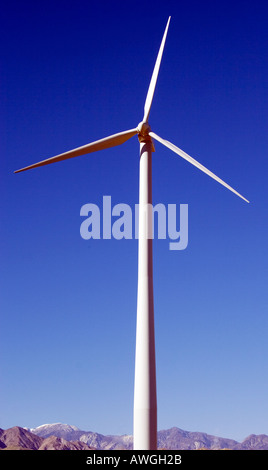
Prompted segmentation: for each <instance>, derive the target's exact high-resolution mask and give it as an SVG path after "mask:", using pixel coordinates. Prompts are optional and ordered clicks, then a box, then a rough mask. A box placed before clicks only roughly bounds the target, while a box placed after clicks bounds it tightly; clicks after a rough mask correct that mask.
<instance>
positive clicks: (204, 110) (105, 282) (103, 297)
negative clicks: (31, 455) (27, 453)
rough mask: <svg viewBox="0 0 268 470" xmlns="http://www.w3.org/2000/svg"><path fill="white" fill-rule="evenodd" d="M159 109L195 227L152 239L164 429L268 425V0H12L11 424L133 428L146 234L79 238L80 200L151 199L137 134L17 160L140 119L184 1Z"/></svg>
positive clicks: (5, 19)
mask: <svg viewBox="0 0 268 470" xmlns="http://www.w3.org/2000/svg"><path fill="white" fill-rule="evenodd" d="M169 15H171V23H170V28H169V33H168V37H167V42H166V47H165V51H164V56H163V60H162V65H161V70H160V75H159V79H158V83H157V88H156V94H155V98H154V102H153V106H152V109H151V115H150V124H151V126H152V129H153V130H154V131H155V132H156V133H157V134H159V135H160V136H161V137H163V138H165V139H167V140H170V141H171V142H173V143H174V144H175V145H178V146H179V147H181V148H182V149H184V150H185V151H186V152H188V153H189V154H190V155H192V156H193V157H194V158H196V159H197V160H199V161H200V162H201V163H203V164H204V165H205V166H206V167H207V168H209V169H210V170H211V171H213V172H215V173H216V174H217V175H218V176H219V177H221V178H222V179H223V180H225V181H226V182H227V183H229V184H230V185H231V186H233V187H235V188H236V189H237V190H238V191H239V192H241V193H242V194H243V195H244V196H245V197H246V198H248V199H249V200H250V201H251V203H250V204H247V203H245V202H244V201H242V200H241V199H239V198H238V197H237V196H235V195H234V194H232V193H231V192H229V191H228V190H227V189H225V188H223V187H222V186H220V185H219V184H218V183H216V182H215V181H213V180H212V179H210V178H209V177H208V176H206V175H204V174H203V173H201V172H200V171H199V170H197V169H196V168H194V167H192V166H191V165H189V164H188V163H187V162H185V161H184V160H182V159H180V157H178V156H176V155H175V154H173V153H172V152H171V151H169V150H168V149H166V148H165V147H163V146H162V145H160V144H158V143H157V142H156V144H155V145H156V153H155V154H154V156H153V199H154V203H155V204H156V203H158V202H161V203H164V204H168V203H174V204H175V203H176V204H180V203H184V204H188V205H189V245H188V247H187V249H186V250H185V251H170V250H169V249H168V243H169V241H168V240H156V241H155V243H154V282H155V329H156V333H155V334H156V347H157V353H156V360H157V389H158V429H159V430H160V429H167V428H170V427H172V426H178V427H180V428H182V429H186V430H190V431H203V432H207V433H210V434H216V435H220V436H224V437H230V438H234V439H238V440H242V439H243V438H245V437H246V436H247V435H248V434H251V433H256V434H259V433H266V434H268V424H267V423H268V409H267V395H268V378H267V358H268V357H267V356H268V342H267V334H268V329H267V326H268V325H267V304H268V302H267V300H268V299H267V239H268V223H267V204H268V197H267V196H268V193H267V171H268V160H267V151H268V132H267V129H268V85H267V76H268V64H267V56H268V30H267V22H268V6H267V2H265V1H258V0H257V1H255V2H248V1H243V2H242V1H229V0H228V1H224V2H219V1H203V2H199V1H192V0H189V1H187V2H182V1H178V0H177V1H169V0H166V1H165V2H164V1H163V2H159V1H158V2H157V1H147V2H146V1H145V2H143V3H141V2H138V3H137V2H136V3H135V2H129V1H116V0H115V1H113V2H108V1H107V2H104V1H101V0H100V1H99V2H93V1H83V0H82V1H79V0H78V1H76V2H74V1H66V0H65V1H61V0H59V1H53V2H52V1H46V2H45V1H42V2H34V1H28V2H19V1H9V2H5V4H4V5H3V6H2V8H1V33H0V34H1V44H2V47H1V52H0V55H1V159H0V171H1V186H0V191H1V199H0V200H1V235H0V236H1V333H0V334H1V396H0V398H1V416H0V427H1V428H8V427H11V426H14V425H19V426H27V427H35V426H38V425H41V424H44V423H51V422H63V423H69V424H74V425H77V426H78V427H79V428H81V429H84V430H92V431H96V432H100V433H104V434H105V433H106V434H123V433H132V408H133V384H134V354H135V327H136V296H137V248H138V246H137V240H123V241H120V242H119V241H118V240H90V241H85V240H83V239H82V238H81V237H80V224H81V222H82V218H81V217H80V208H81V206H82V205H83V204H85V203H88V202H91V203H95V204H101V201H102V197H103V195H111V197H112V204H117V203H121V202H124V203H126V204H129V205H132V206H133V205H134V204H135V203H137V202H138V176H139V173H138V171H139V156H138V155H139V154H138V152H139V145H138V140H137V138H133V139H132V140H130V141H129V142H127V143H126V144H124V145H123V146H121V147H117V148H113V149H110V150H105V151H102V152H99V153H96V154H92V155H89V156H84V157H80V158H75V159H72V160H68V161H66V162H61V163H57V164H55V165H50V166H47V167H43V168H40V169H36V170H32V171H29V172H25V173H21V174H17V175H14V174H13V171H14V170H16V169H18V168H21V167H23V166H26V165H28V164H31V163H34V162H36V161H39V160H41V159H43V158H48V157H51V156H53V155H56V154H58V153H61V152H64V151H66V150H69V149H72V148H74V147H78V146H80V145H84V144H86V143H88V142H90V141H94V140H97V139H99V138H102V137H105V136H106V135H109V134H113V133H116V132H119V131H122V130H126V129H129V128H133V127H135V126H136V125H137V124H138V123H139V121H140V120H141V119H142V116H143V106H144V100H145V96H146V93H147V89H148V85H149V81H150V77H151V73H152V70H153V66H154V62H155V59H156V55H157V52H158V48H159V45H160V41H161V38H162V35H163V32H164V28H165V25H166V21H167V18H168V16H169Z"/></svg>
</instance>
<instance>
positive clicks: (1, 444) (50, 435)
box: [0, 423, 268, 450]
mask: <svg viewBox="0 0 268 470" xmlns="http://www.w3.org/2000/svg"><path fill="white" fill-rule="evenodd" d="M132 446H133V441H132V436H131V435H122V436H113V435H108V436H104V435H102V434H98V433H96V432H91V431H82V430H80V429H78V428H77V427H76V426H71V425H69V424H61V423H54V424H43V425H42V426H38V427H37V428H33V429H30V428H29V429H28V428H27V429H26V428H21V427H19V426H15V427H13V428H10V429H7V430H3V429H0V450H3V449H7V450H8V449H14V450H21V449H23V450H25V449H29V450H96V449H98V450H104V449H105V450H131V449H132ZM158 449H165V450H198V449H209V450H219V449H230V450H268V436H267V435H265V434H260V435H255V434H251V435H250V436H248V437H247V438H246V439H244V440H243V441H242V442H237V441H235V440H233V439H226V438H222V437H216V436H212V435H209V434H206V433H202V432H190V431H184V430H182V429H179V428H177V427H174V428H171V429H168V430H163V431H159V432H158Z"/></svg>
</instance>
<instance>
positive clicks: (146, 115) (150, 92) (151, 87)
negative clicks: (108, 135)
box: [143, 17, 171, 122]
mask: <svg viewBox="0 0 268 470" xmlns="http://www.w3.org/2000/svg"><path fill="white" fill-rule="evenodd" d="M170 18H171V17H169V18H168V22H167V26H166V29H165V32H164V36H163V39H162V42H161V45H160V48H159V52H158V56H157V59H156V62H155V66H154V71H153V75H152V78H151V82H150V85H149V89H148V92H147V96H146V101H145V105H144V117H143V122H148V119H149V114H150V109H151V105H152V101H153V96H154V90H155V86H156V81H157V77H158V73H159V69H160V64H161V59H162V55H163V50H164V46H165V42H166V37H167V32H168V27H169V22H170Z"/></svg>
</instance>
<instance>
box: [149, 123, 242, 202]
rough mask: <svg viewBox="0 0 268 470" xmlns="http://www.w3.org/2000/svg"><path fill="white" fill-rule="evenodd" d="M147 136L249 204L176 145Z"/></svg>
mask: <svg viewBox="0 0 268 470" xmlns="http://www.w3.org/2000/svg"><path fill="white" fill-rule="evenodd" d="M149 135H150V136H151V137H153V139H156V140H158V142H160V143H161V144H163V145H165V146H166V147H168V148H169V149H170V150H172V151H173V152H175V153H177V154H178V155H180V157H182V158H184V159H185V160H187V161H188V162H190V163H192V165H194V166H196V167H197V168H199V170H201V171H203V172H204V173H206V174H207V175H209V176H210V177H211V178H213V179H214V180H216V181H218V183H220V184H222V185H223V186H225V187H226V188H228V189H229V190H230V191H232V192H233V193H235V194H236V195H237V196H239V197H241V198H242V199H244V201H246V202H249V201H248V200H247V199H246V198H244V197H243V196H242V195H241V194H239V193H238V192H237V191H236V190H235V189H233V188H232V187H231V186H229V184H227V183H225V182H224V181H223V180H222V179H220V178H219V177H218V176H216V175H214V173H212V172H211V171H210V170H208V169H207V168H205V167H204V166H203V165H201V163H199V162H197V161H196V160H195V159H194V158H192V157H190V155H188V154H187V153H185V152H184V151H183V150H181V149H180V148H178V147H176V145H174V144H172V143H171V142H169V141H168V140H164V139H162V138H161V137H159V136H158V135H156V134H155V133H154V132H149Z"/></svg>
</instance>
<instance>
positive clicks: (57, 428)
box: [29, 423, 132, 450]
mask: <svg viewBox="0 0 268 470" xmlns="http://www.w3.org/2000/svg"><path fill="white" fill-rule="evenodd" d="M29 431H30V432H31V433H33V434H35V435H37V436H40V437H44V438H47V437H50V436H56V437H60V438H62V439H65V440H66V441H80V442H83V443H84V444H87V445H88V446H90V447H95V448H97V449H110V450H120V449H132V436H128V435H123V436H104V435H103V434H98V433H96V432H91V431H82V430H81V429H78V428H77V427H76V426H71V425H70V424H61V423H54V424H43V425H42V426H38V427H37V428H32V429H29Z"/></svg>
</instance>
